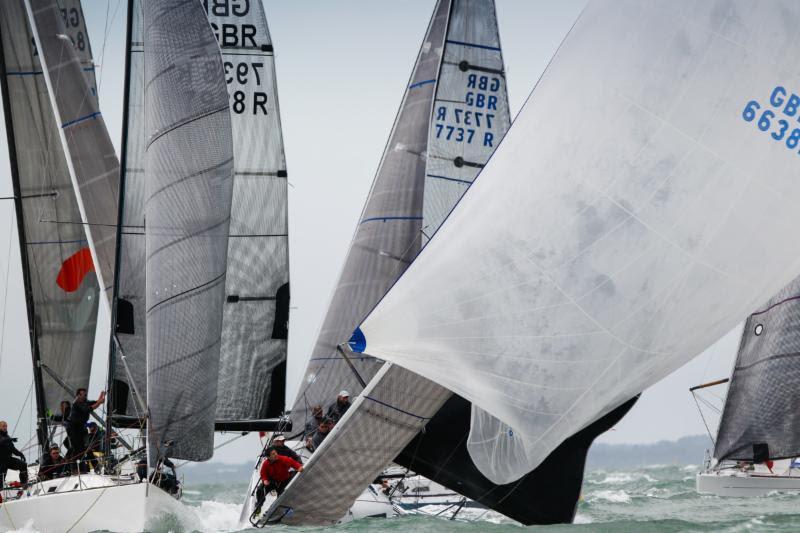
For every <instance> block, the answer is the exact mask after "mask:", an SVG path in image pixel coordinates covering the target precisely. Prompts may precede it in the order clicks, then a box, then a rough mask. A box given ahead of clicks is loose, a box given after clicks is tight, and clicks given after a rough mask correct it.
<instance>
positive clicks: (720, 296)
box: [361, 0, 800, 481]
mask: <svg viewBox="0 0 800 533" xmlns="http://www.w3.org/2000/svg"><path fill="white" fill-rule="evenodd" d="M797 23H800V6H798V5H797V4H795V3H794V2H760V3H756V2H750V1H744V0H740V1H732V2H728V3H724V4H704V3H700V4H698V3H696V2H691V1H688V0H686V1H673V2H669V3H658V2H649V3H639V2H634V1H625V2H616V1H615V2H611V1H610V0H599V1H594V2H591V3H590V4H589V5H588V6H587V8H586V9H585V11H584V12H583V14H582V15H581V17H580V19H579V20H578V21H577V23H576V25H575V27H574V28H573V30H572V31H571V33H570V34H569V36H568V37H567V39H566V40H565V41H564V43H563V45H562V46H561V48H560V49H559V51H558V53H557V54H556V56H555V58H554V59H553V61H552V63H551V64H550V66H549V67H548V69H547V71H546V72H545V74H544V75H543V77H542V79H541V80H540V81H539V83H538V85H537V86H536V88H535V90H534V91H533V93H532V95H531V97H530V99H529V101H528V102H527V103H526V105H525V107H524V108H523V110H522V112H521V113H520V115H519V116H518V117H517V119H516V120H515V122H514V125H513V126H512V128H511V130H509V133H508V135H507V136H506V138H505V140H504V141H503V143H502V145H501V146H500V148H499V149H498V150H497V152H496V153H495V155H494V156H493V157H492V159H491V160H490V162H489V164H488V165H487V167H486V168H485V169H484V171H483V172H482V174H481V177H480V179H478V180H477V181H476V182H475V184H474V185H473V186H472V187H471V188H470V189H469V191H468V192H467V193H466V194H465V196H464V197H463V199H462V200H461V202H460V203H459V204H458V206H457V207H456V209H454V210H453V212H452V213H451V214H450V216H449V217H448V218H447V220H446V221H445V223H444V224H443V225H442V227H441V228H440V230H439V232H438V233H437V234H436V236H435V237H434V239H433V240H432V241H431V243H430V244H429V245H428V246H427V247H426V248H425V249H424V250H423V251H422V252H421V254H420V256H419V257H418V258H417V260H416V261H415V262H414V263H413V264H412V265H411V266H410V267H409V269H408V270H407V271H406V273H405V275H404V276H403V277H402V278H401V279H400V280H399V281H398V282H397V283H396V284H395V286H394V287H393V288H392V290H391V291H390V292H389V293H388V294H387V295H386V297H385V298H384V299H383V300H382V301H381V302H380V304H379V305H378V306H377V307H376V308H375V309H374V310H373V311H372V313H371V314H370V315H369V316H368V318H367V319H366V320H365V322H364V324H363V325H362V328H361V329H362V331H363V333H364V334H365V337H366V350H367V352H368V353H370V354H371V355H373V356H376V357H380V358H382V359H385V360H388V361H392V362H395V363H397V364H400V365H403V366H405V367H406V368H409V369H411V370H412V371H414V372H416V373H418V374H420V375H423V376H426V377H428V378H430V379H432V380H434V381H436V382H437V383H440V384H442V385H444V386H446V387H447V388H449V389H451V390H453V391H454V392H456V393H457V394H460V395H462V396H463V397H465V398H467V399H469V400H470V401H472V402H473V403H474V404H476V405H478V406H479V407H481V408H482V409H484V410H486V411H488V412H489V413H490V414H491V415H493V416H494V417H497V418H499V419H500V420H502V421H503V423H505V424H508V425H509V426H511V427H512V428H513V431H510V432H509V433H508V437H509V438H510V439H521V440H522V442H523V447H522V450H524V453H525V459H526V462H527V465H528V466H527V468H524V469H521V470H520V471H518V472H516V473H514V472H508V471H507V470H505V469H504V468H503V467H502V465H500V466H499V468H497V470H496V471H494V472H492V471H490V472H486V473H487V475H495V474H497V475H503V476H507V477H509V478H512V479H513V478H515V477H518V476H519V475H522V474H524V473H525V472H527V471H529V470H530V469H531V468H533V467H535V466H536V465H538V464H539V463H540V462H541V461H542V460H543V459H544V458H545V457H546V456H547V455H548V453H550V452H551V451H552V450H553V449H554V448H555V447H556V446H558V445H559V443H560V442H562V441H563V440H564V439H565V438H567V437H568V436H569V435H571V434H573V433H575V432H576V431H578V430H579V429H581V428H583V427H585V426H586V425H587V424H589V423H591V422H592V421H593V420H596V419H597V418H598V417H600V416H602V415H603V414H605V413H608V412H609V411H611V410H612V409H613V408H615V407H616V406H618V405H621V404H622V403H623V402H625V401H627V400H628V399H630V398H631V397H633V396H635V395H636V394H637V393H639V392H640V391H641V390H643V389H645V388H647V387H648V386H650V385H652V384H653V383H655V382H656V381H658V380H659V379H661V378H662V377H664V376H665V375H667V374H668V373H669V372H671V371H672V370H674V369H676V368H677V367H679V366H680V365H681V364H683V363H684V362H686V361H687V360H689V359H690V358H692V357H693V356H695V355H696V354H698V353H700V352H701V351H702V350H703V349H704V348H706V347H707V346H708V345H710V344H711V343H713V342H714V341H715V340H716V339H718V338H719V337H721V336H722V335H723V334H724V333H725V332H727V331H729V330H730V329H731V327H733V325H735V324H736V323H737V322H738V321H740V320H741V317H742V316H744V315H746V314H747V313H748V312H750V311H751V310H752V309H755V308H757V307H758V306H759V305H760V304H762V303H763V302H764V301H766V300H767V298H769V297H770V296H771V295H773V294H775V293H776V292H777V291H778V289H780V288H781V287H783V286H784V285H785V284H786V283H788V282H789V281H790V280H791V279H793V278H794V277H795V276H796V275H797V273H798V271H800V261H799V260H798V257H800V244H798V243H797V240H796V239H795V238H794V235H793V233H794V229H795V228H796V227H797V224H798V222H800V213H798V212H797V210H796V209H795V203H796V199H797V198H798V197H799V196H800V182H798V180H797V171H798V165H800V155H798V148H800V147H798V144H800V128H798V127H796V126H797V118H796V115H797V111H796V108H795V102H796V101H797V98H796V97H794V96H792V95H793V94H794V93H796V92H798V91H800V74H798V72H797V69H796V66H795V64H794V63H795V62H794V61H793V60H792V58H793V57H794V56H795V55H796V54H794V52H800V45H798V44H797V41H796V38H795V35H794V30H793V29H792V28H794V27H795V26H796V25H797ZM776 50H781V51H782V53H781V55H780V56H779V57H776V55H775V51H776ZM783 58H785V60H783ZM474 451H475V449H474V448H473V452H474ZM475 459H476V463H478V464H483V465H487V464H492V458H489V457H484V458H481V457H475ZM509 481H510V479H509Z"/></svg>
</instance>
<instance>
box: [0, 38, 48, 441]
mask: <svg viewBox="0 0 800 533" xmlns="http://www.w3.org/2000/svg"><path fill="white" fill-rule="evenodd" d="M0 90H1V92H2V93H3V114H4V115H5V121H6V137H7V139H8V161H9V165H10V167H11V183H12V185H13V189H14V213H15V218H16V222H17V232H18V236H19V247H20V251H19V252H20V253H19V255H20V261H21V262H22V283H23V286H24V287H25V310H26V312H27V314H28V334H29V335H30V338H31V356H32V358H33V386H34V390H35V394H36V436H37V439H38V441H39V447H40V449H41V450H44V449H46V447H47V442H48V438H47V404H46V403H45V399H44V381H43V380H42V368H41V355H40V352H39V341H38V339H37V338H36V313H35V310H34V307H33V288H32V286H31V277H30V270H29V265H28V253H27V250H26V249H25V248H26V246H27V244H26V243H27V242H28V241H27V239H26V238H25V224H24V222H23V218H22V193H21V188H20V183H19V168H18V167H17V151H16V146H17V144H16V140H15V138H14V123H13V119H12V118H11V101H10V98H9V96H8V80H7V78H6V60H5V52H4V50H3V36H2V28H0Z"/></svg>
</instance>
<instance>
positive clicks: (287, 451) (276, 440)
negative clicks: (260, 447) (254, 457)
mask: <svg viewBox="0 0 800 533" xmlns="http://www.w3.org/2000/svg"><path fill="white" fill-rule="evenodd" d="M272 448H273V449H274V450H275V451H276V452H278V455H282V456H284V457H288V458H290V459H294V460H295V461H297V462H298V463H300V464H303V459H302V458H301V457H300V456H299V455H297V454H296V453H295V451H294V450H293V449H291V448H289V447H288V446H287V445H286V437H284V436H283V433H276V434H275V435H273V436H272Z"/></svg>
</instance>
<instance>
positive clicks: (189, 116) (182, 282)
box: [144, 1, 233, 461]
mask: <svg viewBox="0 0 800 533" xmlns="http://www.w3.org/2000/svg"><path fill="white" fill-rule="evenodd" d="M178 27H179V28H181V31H180V32H176V31H175V28H178ZM144 37H145V39H144V43H145V48H144V50H145V120H146V126H147V130H146V131H147V136H146V139H147V140H146V143H145V176H146V184H145V191H146V196H145V213H146V224H145V234H146V235H145V241H146V243H145V249H146V306H147V307H146V314H147V405H148V413H149V417H148V425H147V433H148V448H149V450H150V457H151V459H156V458H160V457H177V458H182V459H188V460H194V461H202V460H206V459H208V458H210V457H211V455H212V454H213V443H214V434H213V432H214V414H215V411H216V402H217V380H218V368H219V350H220V338H221V329H222V308H223V305H224V300H225V271H226V266H227V252H228V229H229V223H230V213H231V196H232V190H233V145H232V132H231V118H230V112H229V105H228V91H227V89H226V86H225V78H224V72H223V67H222V61H221V59H220V52H219V47H218V45H217V41H216V39H215V38H214V35H213V33H212V31H211V27H210V26H209V23H208V20H207V19H206V17H205V13H204V12H203V9H202V6H201V4H200V3H199V2H185V1H183V2H181V1H174V2H154V1H148V2H146V3H145V4H144Z"/></svg>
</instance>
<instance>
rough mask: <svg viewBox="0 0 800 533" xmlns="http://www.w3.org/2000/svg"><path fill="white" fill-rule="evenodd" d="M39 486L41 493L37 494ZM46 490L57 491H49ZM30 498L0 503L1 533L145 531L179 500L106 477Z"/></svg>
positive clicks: (175, 510) (68, 483) (73, 480)
mask: <svg viewBox="0 0 800 533" xmlns="http://www.w3.org/2000/svg"><path fill="white" fill-rule="evenodd" d="M37 487H39V489H41V488H44V490H37ZM50 487H56V488H54V489H53V492H49V493H48V489H49V488H50ZM34 491H38V492H39V493H38V494H35V493H31V495H29V496H27V495H26V496H23V497H22V498H20V499H18V500H10V501H9V500H6V501H4V502H3V503H1V504H0V531H6V530H8V529H20V528H23V527H27V528H33V529H36V530H39V531H68V530H69V531H70V532H72V533H80V532H87V533H88V532H89V531H97V530H110V531H115V532H128V531H131V532H133V531H145V530H147V529H148V526H149V525H150V524H152V523H153V522H154V521H157V520H159V518H160V517H161V516H164V515H166V514H174V515H178V514H179V513H180V508H181V507H182V506H181V504H180V502H178V500H176V499H175V498H173V497H172V496H170V495H168V494H167V493H166V492H164V491H163V490H161V489H159V488H158V487H155V486H153V485H150V484H148V483H130V482H128V483H124V484H118V483H116V482H113V481H112V480H110V479H109V478H107V477H104V476H99V475H92V474H89V475H83V476H81V479H80V480H78V477H77V476H71V477H68V478H63V479H61V480H56V481H55V482H51V483H48V484H44V485H35V486H34Z"/></svg>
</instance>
